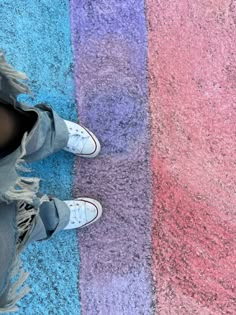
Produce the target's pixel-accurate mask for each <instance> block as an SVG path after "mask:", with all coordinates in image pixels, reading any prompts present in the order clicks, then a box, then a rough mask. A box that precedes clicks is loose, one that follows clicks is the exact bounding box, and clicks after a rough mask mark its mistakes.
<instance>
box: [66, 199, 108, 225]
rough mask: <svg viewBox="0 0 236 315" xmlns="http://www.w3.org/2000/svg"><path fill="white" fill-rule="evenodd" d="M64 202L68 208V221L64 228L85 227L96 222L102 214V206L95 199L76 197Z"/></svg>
mask: <svg viewBox="0 0 236 315" xmlns="http://www.w3.org/2000/svg"><path fill="white" fill-rule="evenodd" d="M64 202H65V203H66V204H67V206H68V207H69V208H70V221H69V223H68V224H67V226H66V227H65V228H64V230H69V229H77V228H81V227H85V226H87V225H89V224H92V223H94V222H96V221H97V220H98V219H99V218H100V217H101V215H102V206H101V204H100V203H99V202H98V201H97V200H94V199H90V198H78V199H76V200H66V201H64Z"/></svg>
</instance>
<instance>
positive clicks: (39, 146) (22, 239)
mask: <svg viewBox="0 0 236 315" xmlns="http://www.w3.org/2000/svg"><path fill="white" fill-rule="evenodd" d="M19 106H20V108H21V110H23V111H33V112H34V113H36V115H37V120H36V123H35V124H34V126H33V128H32V129H31V131H30V132H29V134H25V136H24V138H23V139H22V143H21V146H20V147H19V148H17V149H16V150H15V151H13V152H12V153H10V154H8V155H7V156H5V157H3V158H1V159H0V177H1V179H0V313H8V312H14V311H16V310H17V307H16V302H17V301H18V300H19V299H20V298H21V297H22V296H24V295H25V294H27V293H28V291H27V289H24V290H23V291H22V292H21V291H19V290H18V289H19V286H21V284H22V283H23V282H24V280H25V274H24V271H22V266H21V263H20V259H19V255H20V253H21V252H22V250H23V249H24V248H25V247H26V246H27V245H28V244H29V243H30V242H33V241H41V240H45V239H48V238H50V237H51V236H52V235H54V234H55V233H56V232H59V231H61V230H62V229H63V228H64V227H65V226H66V225H67V224H68V222H69V216H70V212H69V208H68V206H67V205H66V203H64V202H63V201H61V200H59V199H57V198H52V197H47V196H43V195H42V194H41V193H40V192H38V180H37V179H35V178H33V179H31V178H27V177H24V178H23V177H19V175H18V173H17V171H16V165H17V161H18V160H19V157H22V159H23V160H24V161H26V162H31V161H36V160H39V159H43V158H45V157H47V156H48V155H50V154H52V153H54V152H56V151H58V150H60V149H62V148H64V147H65V146H66V144H67V141H68V136H69V135H68V130H67V128H66V125H65V123H64V121H63V119H62V118H60V117H59V116H58V115H57V114H56V113H55V112H54V111H53V110H52V109H51V108H50V107H48V106H46V105H43V104H42V105H37V106H35V107H29V106H27V105H23V104H20V105H19ZM19 178H20V179H19ZM13 183H18V189H17V188H14V190H13V189H9V190H8V191H7V189H8V188H7V187H9V186H11V185H12V184H13ZM31 184H32V185H31ZM32 195H33V197H32ZM15 274H19V275H18V280H17V281H15V280H13V278H15ZM14 281H15V282H14ZM17 292H18V293H17Z"/></svg>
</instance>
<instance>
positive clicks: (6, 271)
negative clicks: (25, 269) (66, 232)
mask: <svg viewBox="0 0 236 315" xmlns="http://www.w3.org/2000/svg"><path fill="white" fill-rule="evenodd" d="M41 196H42V195H39V197H41ZM101 214H102V209H101V206H100V204H99V203H98V202H97V201H94V200H92V199H89V198H78V199H77V200H69V201H61V200H59V199H57V198H51V197H48V200H47V199H45V201H44V202H43V203H42V204H41V205H40V206H39V209H38V210H37V209H35V208H34V207H33V206H32V205H29V204H27V203H26V202H18V203H16V202H15V203H11V204H9V205H7V204H5V203H1V204H0V217H1V220H0V313H1V311H3V310H4V311H10V310H11V309H12V308H13V309H14V307H15V304H16V302H17V300H18V298H21V296H22V295H24V291H23V292H22V294H21V293H20V295H19V297H17V294H16V293H14V291H13V294H12V293H11V291H12V288H14V287H15V288H17V287H19V286H20V284H21V282H22V281H24V274H20V275H19V282H18V283H14V282H13V281H12V280H13V279H12V277H13V276H12V273H14V272H18V271H19V270H15V269H16V263H17V260H18V258H19V254H20V252H21V251H22V250H23V249H24V248H26V246H27V245H28V244H29V243H31V242H34V241H43V240H47V239H49V238H51V237H52V236H53V235H54V234H55V233H57V232H60V231H61V230H63V229H73V228H77V227H82V226H87V225H89V224H91V223H93V222H95V221H97V220H98V219H99V217H100V216H101ZM21 272H22V271H21ZM25 293H28V291H26V292H25Z"/></svg>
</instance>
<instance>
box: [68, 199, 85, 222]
mask: <svg viewBox="0 0 236 315" xmlns="http://www.w3.org/2000/svg"><path fill="white" fill-rule="evenodd" d="M72 207H73V208H72V209H71V217H70V221H71V223H72V224H75V223H79V224H85V223H86V222H88V218H87V211H86V203H85V202H83V204H81V202H80V205H77V204H75V205H73V206H72Z"/></svg>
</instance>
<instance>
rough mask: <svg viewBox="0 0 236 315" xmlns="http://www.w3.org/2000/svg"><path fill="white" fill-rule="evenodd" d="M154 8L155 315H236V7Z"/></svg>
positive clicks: (150, 16) (151, 4) (150, 5)
mask: <svg viewBox="0 0 236 315" xmlns="http://www.w3.org/2000/svg"><path fill="white" fill-rule="evenodd" d="M146 3H147V9H148V10H147V11H148V12H147V22H148V39H149V49H148V60H149V65H148V72H149V86H150V110H151V116H152V161H151V164H152V170H153V198H154V209H153V220H154V222H153V233H152V237H153V273H154V277H155V281H156V286H157V294H156V301H157V304H156V305H157V308H156V313H157V314H160V315H164V314H180V315H187V314H188V315H189V314H201V315H203V314H204V315H208V314H212V315H218V314H236V300H235V296H236V294H235V286H236V273H235V264H236V252H235V249H236V248H235V236H236V220H235V208H236V188H235V178H236V154H235V153H236V149H235V143H236V80H235V79H236V41H235V38H236V29H235V27H236V3H235V1H226V0H225V1H224V0H222V1H210V0H209V1H200V0H197V1H187V0H183V1H154V0H147V1H146Z"/></svg>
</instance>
